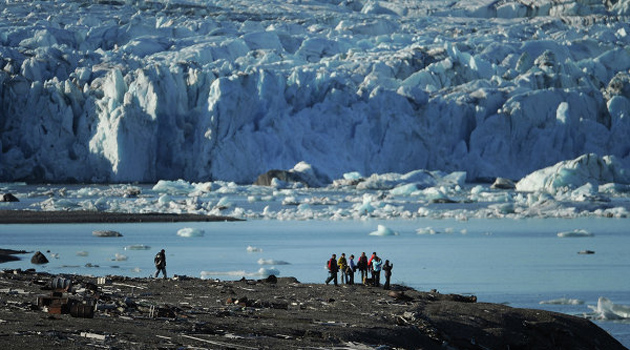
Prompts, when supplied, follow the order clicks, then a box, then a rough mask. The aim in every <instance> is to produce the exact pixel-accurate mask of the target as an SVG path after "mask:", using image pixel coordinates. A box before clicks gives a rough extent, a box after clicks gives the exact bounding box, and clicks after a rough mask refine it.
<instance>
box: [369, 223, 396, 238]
mask: <svg viewBox="0 0 630 350" xmlns="http://www.w3.org/2000/svg"><path fill="white" fill-rule="evenodd" d="M370 236H398V232H394V230H392V229H390V228H389V227H386V226H384V225H378V227H377V229H376V231H372V232H370Z"/></svg>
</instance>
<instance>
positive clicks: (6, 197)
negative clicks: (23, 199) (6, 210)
mask: <svg viewBox="0 0 630 350" xmlns="http://www.w3.org/2000/svg"><path fill="white" fill-rule="evenodd" d="M19 201H20V200H19V199H18V198H17V197H16V196H14V195H12V194H11V193H4V194H2V196H0V202H19Z"/></svg>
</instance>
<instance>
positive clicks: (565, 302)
mask: <svg viewBox="0 0 630 350" xmlns="http://www.w3.org/2000/svg"><path fill="white" fill-rule="evenodd" d="M539 304H541V305H545V304H546V305H582V304H584V301H583V300H580V299H571V298H558V299H551V300H543V301H541V302H540V303H539Z"/></svg>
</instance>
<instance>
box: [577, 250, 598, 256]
mask: <svg viewBox="0 0 630 350" xmlns="http://www.w3.org/2000/svg"><path fill="white" fill-rule="evenodd" d="M578 254H582V255H591V254H595V251H594V250H588V249H585V250H580V251H579V252H578Z"/></svg>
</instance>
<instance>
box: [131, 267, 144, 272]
mask: <svg viewBox="0 0 630 350" xmlns="http://www.w3.org/2000/svg"><path fill="white" fill-rule="evenodd" d="M131 272H135V273H140V272H142V269H141V268H139V267H134V268H133V269H131Z"/></svg>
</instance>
